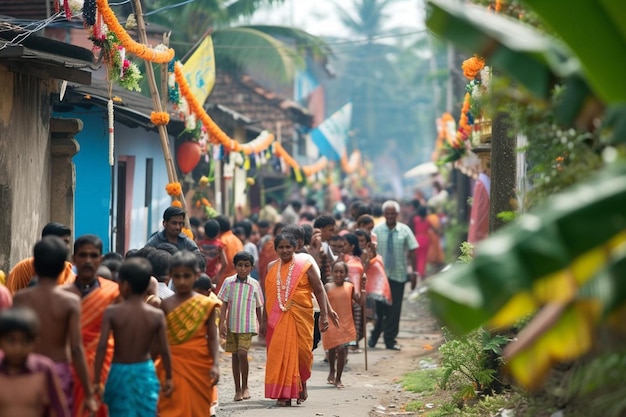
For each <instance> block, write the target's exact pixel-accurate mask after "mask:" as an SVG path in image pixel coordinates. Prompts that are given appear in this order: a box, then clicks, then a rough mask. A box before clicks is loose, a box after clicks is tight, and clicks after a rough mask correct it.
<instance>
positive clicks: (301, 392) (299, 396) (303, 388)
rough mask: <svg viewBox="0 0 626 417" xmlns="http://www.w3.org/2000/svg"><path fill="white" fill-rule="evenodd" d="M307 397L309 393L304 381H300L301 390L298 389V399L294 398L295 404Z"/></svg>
mask: <svg viewBox="0 0 626 417" xmlns="http://www.w3.org/2000/svg"><path fill="white" fill-rule="evenodd" d="M307 398H309V393H308V392H307V390H306V383H304V382H303V383H302V391H300V395H298V399H297V400H296V403H297V404H300V403H303V402H305V401H306V399H307Z"/></svg>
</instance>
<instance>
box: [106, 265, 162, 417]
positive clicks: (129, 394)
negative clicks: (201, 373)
mask: <svg viewBox="0 0 626 417" xmlns="http://www.w3.org/2000/svg"><path fill="white" fill-rule="evenodd" d="M151 275H152V267H151V266H150V263H149V262H148V261H147V260H146V259H143V258H131V259H129V260H127V261H125V262H124V263H123V264H122V266H121V267H120V270H119V275H118V276H119V279H120V291H121V293H122V295H123V297H124V301H123V302H121V303H119V304H114V305H111V306H109V307H107V309H106V311H105V312H104V316H103V318H102V331H101V334H100V343H99V344H98V350H97V351H96V361H95V373H94V375H95V376H96V377H95V382H94V383H95V386H96V387H97V389H100V375H101V370H102V365H103V362H104V355H105V353H106V349H107V341H108V338H109V334H110V333H111V332H113V340H114V343H115V348H114V351H113V363H112V364H111V369H110V371H109V376H108V378H107V381H106V387H105V390H104V397H103V399H104V403H105V404H106V405H107V406H108V408H109V413H110V415H111V416H126V415H146V416H148V415H150V416H152V415H156V413H157V401H158V399H159V388H160V387H159V380H158V379H157V375H156V371H155V368H154V363H153V362H152V359H151V350H152V347H153V346H157V347H158V353H160V355H161V362H162V364H163V367H164V369H165V380H164V383H163V388H162V393H163V396H165V397H168V396H170V395H171V394H172V390H173V385H172V366H171V359H170V350H169V346H168V344H167V335H166V333H165V330H166V328H165V316H164V315H163V312H162V311H161V310H159V309H157V308H154V307H152V306H150V305H148V304H147V303H145V302H144V299H143V298H144V294H145V292H146V290H147V289H148V285H149V283H150V277H151Z"/></svg>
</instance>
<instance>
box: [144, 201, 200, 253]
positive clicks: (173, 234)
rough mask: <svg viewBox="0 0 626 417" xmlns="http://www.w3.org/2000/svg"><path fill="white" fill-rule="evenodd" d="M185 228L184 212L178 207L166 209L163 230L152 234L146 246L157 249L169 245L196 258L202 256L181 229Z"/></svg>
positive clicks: (196, 246)
mask: <svg viewBox="0 0 626 417" xmlns="http://www.w3.org/2000/svg"><path fill="white" fill-rule="evenodd" d="M184 226H185V211H184V210H183V209H182V208H180V207H168V208H167V209H166V210H165V211H164V212H163V230H161V231H160V232H157V233H155V234H153V235H152V236H151V237H150V239H148V241H147V242H146V246H152V247H155V248H156V247H157V246H159V245H160V244H161V243H166V242H167V243H171V244H173V245H174V246H176V247H177V248H178V250H188V251H189V252H192V253H194V254H195V255H196V256H202V255H201V253H200V249H198V245H196V242H194V241H193V240H191V239H189V238H188V237H187V236H186V235H185V234H184V233H182V229H183V227H184Z"/></svg>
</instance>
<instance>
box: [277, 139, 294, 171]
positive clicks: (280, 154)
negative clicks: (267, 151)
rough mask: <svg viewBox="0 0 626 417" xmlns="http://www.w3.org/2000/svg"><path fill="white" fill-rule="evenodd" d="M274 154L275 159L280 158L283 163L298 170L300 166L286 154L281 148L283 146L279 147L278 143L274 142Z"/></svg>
mask: <svg viewBox="0 0 626 417" xmlns="http://www.w3.org/2000/svg"><path fill="white" fill-rule="evenodd" d="M274 154H275V155H276V156H277V157H279V158H282V159H283V160H284V161H285V163H286V164H287V165H289V166H290V167H291V168H293V169H296V168H297V169H300V165H299V164H298V162H297V161H296V160H295V159H293V157H292V156H291V155H289V154H288V153H287V151H286V150H285V148H283V145H281V144H280V143H279V142H276V143H275V144H274Z"/></svg>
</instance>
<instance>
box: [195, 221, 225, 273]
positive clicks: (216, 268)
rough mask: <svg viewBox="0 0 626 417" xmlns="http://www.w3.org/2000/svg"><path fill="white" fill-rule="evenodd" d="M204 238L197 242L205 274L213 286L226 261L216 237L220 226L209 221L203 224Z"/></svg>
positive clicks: (221, 244) (220, 243) (222, 244)
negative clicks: (204, 261)
mask: <svg viewBox="0 0 626 417" xmlns="http://www.w3.org/2000/svg"><path fill="white" fill-rule="evenodd" d="M204 234H205V235H206V238H205V239H203V240H201V241H200V242H198V247H199V248H200V251H201V252H202V254H203V255H204V258H205V259H206V269H205V272H206V274H207V275H208V276H209V277H210V278H211V280H212V281H213V283H214V284H217V283H218V282H219V279H220V275H219V273H220V271H222V270H224V268H225V266H226V263H227V262H228V260H227V259H226V253H225V252H224V243H222V241H221V240H219V239H218V238H217V237H218V236H219V234H220V224H219V223H218V222H217V220H213V219H209V220H207V221H206V223H204Z"/></svg>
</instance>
